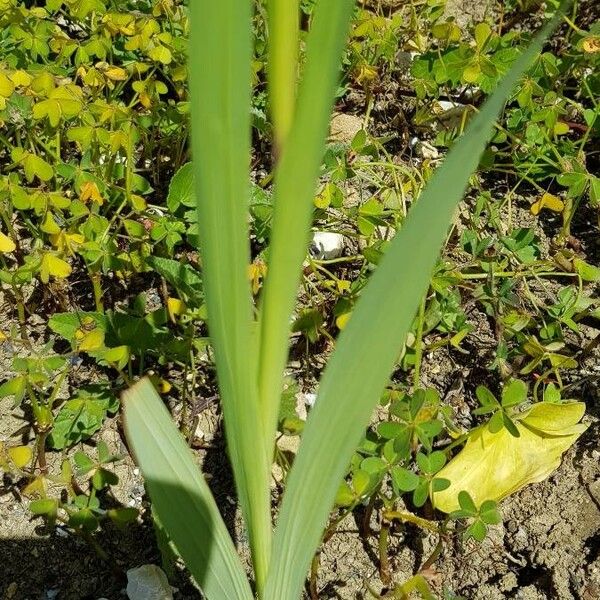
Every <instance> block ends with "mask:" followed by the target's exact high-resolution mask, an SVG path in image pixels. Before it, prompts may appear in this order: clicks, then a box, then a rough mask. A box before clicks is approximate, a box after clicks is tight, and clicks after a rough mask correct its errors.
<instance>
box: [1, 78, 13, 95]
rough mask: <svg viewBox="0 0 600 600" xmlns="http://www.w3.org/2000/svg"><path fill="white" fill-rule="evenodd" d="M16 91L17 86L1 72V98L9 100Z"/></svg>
mask: <svg viewBox="0 0 600 600" xmlns="http://www.w3.org/2000/svg"><path fill="white" fill-rule="evenodd" d="M14 91H15V84H14V83H13V82H12V81H11V80H10V79H9V78H8V77H7V76H6V75H5V74H4V73H2V72H0V96H2V97H3V98H8V97H9V96H10V95H11V94H12V93H13V92H14Z"/></svg>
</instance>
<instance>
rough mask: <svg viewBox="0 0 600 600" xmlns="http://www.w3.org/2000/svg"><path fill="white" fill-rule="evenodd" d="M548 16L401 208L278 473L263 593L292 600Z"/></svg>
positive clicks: (540, 40)
mask: <svg viewBox="0 0 600 600" xmlns="http://www.w3.org/2000/svg"><path fill="white" fill-rule="evenodd" d="M555 23H556V20H555V21H554V22H553V23H552V24H550V25H548V26H546V27H545V28H544V30H543V31H542V33H541V34H540V35H539V36H538V37H537V38H536V40H535V41H534V42H533V43H532V44H531V46H530V47H529V49H528V50H527V51H526V52H525V53H524V54H522V55H521V57H520V58H519V60H518V61H517V62H516V63H515V65H514V66H513V68H512V69H511V71H510V72H509V73H508V74H507V75H506V76H505V77H504V79H503V80H502V81H501V83H500V84H499V86H498V88H497V89H496V91H495V92H494V94H493V95H492V96H491V97H490V98H489V100H488V101H487V102H486V104H485V105H484V107H483V109H482V110H481V112H480V113H479V114H478V115H477V116H476V117H475V118H474V119H473V121H472V123H471V124H470V126H469V128H468V130H467V132H466V134H465V135H464V136H463V137H462V138H461V139H460V140H459V141H458V142H457V143H456V144H455V145H454V147H453V148H452V150H451V151H450V152H449V154H448V157H447V158H446V160H445V162H444V164H443V165H442V166H441V167H440V168H439V169H438V170H437V171H436V173H435V174H434V176H433V178H432V180H431V181H430V183H429V185H428V186H427V188H426V190H425V191H424V192H423V194H422V195H421V197H420V198H419V200H418V201H417V203H416V205H415V207H414V208H413V209H412V210H411V211H410V213H409V216H408V218H407V220H406V222H405V224H404V225H403V226H402V229H401V231H400V232H399V233H398V234H397V235H396V237H395V239H394V240H393V242H392V243H391V245H390V248H389V249H388V251H387V252H386V254H385V256H384V257H383V259H382V261H381V263H380V266H379V267H378V269H377V271H376V272H375V273H374V275H373V277H372V279H371V281H370V282H369V283H368V284H367V286H366V288H365V290H364V292H363V294H362V297H361V298H360V300H359V302H358V303H357V306H356V308H355V310H354V314H353V315H352V317H351V319H350V321H349V323H348V325H347V326H346V328H345V329H344V331H343V332H342V333H341V335H340V338H339V340H338V342H337V344H336V348H335V350H334V353H333V355H332V357H331V360H330V362H329V365H328V366H327V368H326V371H325V373H324V376H323V379H322V380H321V384H320V388H319V394H318V397H317V401H316V405H315V408H314V409H313V410H312V412H311V414H310V416H309V418H308V422H307V425H306V428H305V430H304V434H303V437H302V442H301V444H300V450H299V452H298V455H297V457H296V459H295V461H294V465H293V467H292V470H291V472H290V474H289V476H288V479H287V489H286V491H285V495H284V499H283V503H282V507H281V512H280V516H279V521H278V524H277V528H276V531H275V539H274V548H273V561H272V564H271V568H270V571H269V577H268V580H267V587H266V597H267V598H277V599H278V600H296V599H297V598H298V597H299V596H300V592H301V589H302V584H303V581H304V579H305V575H306V572H307V570H308V567H309V564H310V561H311V558H312V556H313V555H314V552H315V551H316V549H317V546H318V544H319V541H320V538H321V534H322V531H323V528H324V527H325V524H326V521H327V517H328V515H329V511H330V509H331V506H332V505H333V501H334V497H335V493H336V490H337V489H338V486H339V483H340V480H341V478H342V476H343V475H344V471H345V469H346V468H347V466H348V463H349V461H350V458H351V455H352V452H353V451H354V450H355V448H356V446H357V444H358V442H359V441H360V437H361V435H362V433H363V431H364V428H365V426H366V424H367V422H368V420H369V417H370V415H371V412H372V410H373V408H374V406H375V404H376V403H377V401H378V399H379V397H380V394H381V391H382V389H383V388H384V386H385V384H386V383H387V381H388V378H389V375H390V372H391V371H392V368H393V366H394V363H395V361H396V359H397V357H398V353H399V351H400V348H401V346H402V344H403V342H404V340H405V337H406V334H407V332H408V330H409V327H410V325H411V322H412V320H413V318H414V315H415V312H416V310H417V307H418V304H419V302H420V300H421V298H422V297H423V294H424V293H425V291H426V288H427V286H428V285H429V281H430V276H431V271H432V269H433V267H434V264H435V261H436V259H437V257H438V255H439V251H440V247H441V245H442V243H443V241H444V238H445V235H446V231H447V228H448V225H449V223H450V220H451V217H452V213H453V211H454V209H455V207H456V205H457V203H458V202H459V200H460V199H461V198H462V196H463V194H464V192H465V189H466V187H467V184H468V180H469V176H470V174H471V173H472V171H473V170H474V169H475V168H476V167H477V164H478V161H479V157H480V156H481V153H482V152H483V150H484V148H485V144H486V142H487V140H488V139H489V138H490V136H491V133H492V130H493V125H494V122H495V120H496V118H497V117H498V115H499V113H500V111H501V109H502V106H503V104H504V102H505V100H506V98H507V97H508V95H509V94H510V92H511V90H512V88H513V86H514V85H515V83H516V82H517V80H518V78H519V77H520V76H521V75H522V74H523V72H524V71H525V69H526V68H527V67H528V66H529V65H530V64H531V62H532V60H533V59H534V57H535V56H536V54H537V53H538V52H539V51H540V50H541V47H542V43H543V40H544V39H545V37H546V35H547V34H548V33H549V32H550V31H551V27H552V26H553V25H554V24H555ZM290 565H293V568H290Z"/></svg>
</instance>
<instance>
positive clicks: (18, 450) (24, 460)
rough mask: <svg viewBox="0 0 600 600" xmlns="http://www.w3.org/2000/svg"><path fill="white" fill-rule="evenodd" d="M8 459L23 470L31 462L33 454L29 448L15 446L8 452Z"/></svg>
mask: <svg viewBox="0 0 600 600" xmlns="http://www.w3.org/2000/svg"><path fill="white" fill-rule="evenodd" d="M7 454H8V457H9V458H10V460H11V462H12V464H13V465H15V467H17V468H18V469H22V468H23V467H26V466H27V465H28V464H29V463H30V462H31V457H32V456H33V453H32V451H31V448H30V447H29V446H13V447H12V448H9V449H8V450H7Z"/></svg>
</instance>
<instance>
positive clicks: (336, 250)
mask: <svg viewBox="0 0 600 600" xmlns="http://www.w3.org/2000/svg"><path fill="white" fill-rule="evenodd" d="M343 251H344V236H343V235H342V234H341V233H333V232H331V231H316V232H315V233H314V235H313V239H312V241H311V243H310V248H309V252H310V255H311V256H312V257H313V258H316V259H317V260H331V259H333V258H339V257H340V256H341V255H342V252H343Z"/></svg>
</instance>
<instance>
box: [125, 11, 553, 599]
mask: <svg viewBox="0 0 600 600" xmlns="http://www.w3.org/2000/svg"><path fill="white" fill-rule="evenodd" d="M252 6H253V3H252V2H251V0H220V1H219V2H214V1H209V0H193V2H190V18H191V32H192V34H191V48H190V73H191V112H192V140H193V141H192V150H193V160H194V168H195V185H196V193H197V198H198V211H199V225H200V239H201V240H202V243H201V252H202V260H203V262H202V264H203V275H204V281H205V290H206V303H207V310H208V317H209V318H208V322H209V333H210V338H211V341H212V345H213V348H214V358H215V363H216V367H217V375H218V382H219V390H220V398H221V404H222V407H223V413H224V420H225V433H226V437H227V447H228V452H229V458H230V460H231V464H232V468H233V472H234V476H235V483H236V489H237V494H238V497H239V502H240V506H241V509H242V512H243V516H244V522H245V525H246V528H247V531H248V537H249V541H250V549H251V554H252V563H253V568H254V577H253V582H252V584H251V582H250V581H249V579H248V578H247V576H246V572H245V569H244V567H243V565H242V562H241V561H240V559H239V557H238V554H237V552H236V548H235V546H234V543H233V541H232V539H231V537H230V535H229V533H228V531H227V528H226V526H225V524H224V522H223V519H222V518H221V515H220V514H219V509H218V506H217V504H216V502H215V500H214V498H213V496H212V495H211V492H210V490H209V488H208V486H207V484H206V482H205V480H204V478H203V476H202V474H201V472H200V471H199V469H198V467H197V465H196V463H195V461H194V458H193V456H192V454H191V452H190V450H189V448H188V447H187V445H186V443H185V441H184V438H183V437H182V436H181V434H180V433H179V431H178V429H177V427H176V426H175V424H174V423H173V421H172V419H171V417H170V415H169V413H168V411H167V409H166V408H165V406H164V404H163V402H162V400H161V398H160V397H159V395H158V393H157V392H156V391H155V388H154V387H153V385H152V383H151V382H150V381H149V380H148V379H143V380H141V381H139V382H138V383H136V384H135V385H134V386H133V387H132V388H131V389H129V390H128V391H127V392H125V394H124V418H125V430H126V435H127V439H128V440H129V443H130V446H131V449H132V451H133V453H134V455H135V457H136V459H137V461H138V463H139V465H140V467H141V470H142V473H143V475H144V477H145V480H146V485H147V489H148V492H149V494H150V498H151V500H152V503H153V507H154V510H155V513H156V515H157V517H158V519H159V521H160V522H161V524H162V526H163V527H164V529H165V531H166V532H167V534H168V535H169V537H170V539H171V540H172V542H173V544H174V546H175V547H176V549H177V551H178V553H179V554H180V556H181V557H182V558H183V560H184V561H185V563H186V565H187V566H188V568H189V570H190V571H191V573H192V575H193V576H194V578H195V580H196V582H197V583H198V584H199V586H200V587H201V588H202V591H203V593H204V594H205V595H206V597H207V598H209V599H219V600H222V599H224V598H228V599H251V598H254V597H258V598H263V599H269V600H286V599H289V600H295V599H297V598H299V597H300V596H301V593H302V587H303V583H304V580H305V576H306V573H307V570H308V567H309V564H310V562H311V559H312V557H313V555H314V553H315V552H316V550H317V548H318V545H319V542H320V540H321V536H322V532H323V529H324V527H325V525H326V522H327V519H328V515H329V512H330V510H331V507H332V506H333V503H334V498H335V495H336V492H337V490H338V487H339V483H340V481H341V478H342V477H343V475H344V473H345V470H346V468H347V466H348V463H349V460H350V458H351V455H352V453H353V451H354V450H355V448H356V446H357V444H358V442H359V441H360V438H361V435H362V434H363V431H364V428H365V426H366V425H367V423H368V420H369V417H370V415H371V411H372V410H373V408H374V406H375V405H376V403H377V402H378V400H379V398H380V395H381V391H382V390H383V388H384V387H385V385H386V383H387V381H388V378H389V375H390V373H391V371H392V369H393V366H394V363H395V361H396V360H397V358H398V355H399V352H400V349H401V347H402V345H403V343H404V340H405V336H406V334H407V332H408V330H409V327H410V325H411V322H412V320H413V318H414V315H415V313H416V310H417V307H418V305H419V302H420V301H421V299H422V297H423V294H424V293H425V292H426V289H427V286H428V284H429V280H430V274H431V272H432V269H433V267H434V264H435V261H436V258H437V256H438V253H439V251H440V247H441V246H442V243H443V241H444V238H445V235H446V231H447V228H448V225H449V223H450V221H451V217H452V213H453V211H454V209H455V207H456V205H457V203H458V202H459V200H460V199H461V198H462V196H463V194H464V192H465V189H466V187H467V184H468V181H469V177H470V175H471V173H472V172H473V171H474V170H475V168H476V167H477V164H478V161H479V157H480V155H481V153H482V151H483V150H484V148H485V145H486V143H487V141H488V139H489V138H490V136H491V134H492V131H493V128H494V122H495V120H496V118H497V117H498V115H499V113H500V111H501V109H502V107H503V104H504V102H505V100H506V98H507V97H508V95H509V93H510V92H511V90H512V89H513V86H514V85H515V83H516V82H517V81H518V80H519V78H520V77H521V76H522V75H523V73H524V71H525V70H526V69H527V68H528V67H529V66H530V65H531V63H532V62H533V60H534V58H535V57H536V55H537V54H538V53H539V52H540V50H541V47H542V44H543V41H544V39H545V38H546V36H547V35H548V33H549V32H550V31H551V28H552V27H553V26H554V25H555V23H556V18H555V19H554V21H553V22H552V23H549V24H548V25H547V26H546V27H545V28H544V30H543V31H542V32H541V33H540V34H539V35H538V36H537V37H536V38H535V40H534V41H533V42H532V43H531V45H530V46H529V48H528V50H527V51H525V52H523V53H522V55H521V56H520V58H519V59H518V60H517V61H516V63H515V64H514V66H513V68H512V69H511V70H510V72H508V73H507V74H506V76H505V77H504V79H503V80H502V81H501V83H500V84H499V86H498V88H497V89H496V91H495V92H494V93H493V94H492V95H491V96H490V98H489V99H488V100H487V102H486V103H485V105H484V106H483V107H482V109H481V110H480V112H479V113H478V114H477V116H476V117H475V118H474V119H473V120H472V122H471V124H470V125H469V127H468V129H467V131H466V132H465V134H464V135H463V136H462V137H461V138H460V139H459V140H458V141H457V142H456V143H455V144H454V146H453V148H452V150H451V151H450V152H449V154H448V156H447V158H446V160H445V162H444V164H443V165H442V166H441V167H440V168H439V169H438V170H437V171H436V173H435V175H434V176H433V178H432V179H431V181H430V182H429V185H428V186H427V189H426V190H425V191H424V192H423V193H422V194H421V196H420V198H419V199H418V201H417V202H416V203H415V205H414V206H413V208H412V210H411V211H410V213H409V215H408V218H407V220H406V222H405V223H404V224H403V226H402V229H401V231H400V232H399V233H398V235H396V237H395V239H394V240H393V241H392V243H391V244H390V246H389V248H388V250H387V252H386V254H385V256H384V257H383V259H382V260H381V262H380V264H379V267H378V268H377V270H376V271H375V273H374V274H373V276H372V277H371V280H370V281H369V283H368V285H367V286H366V288H365V290H364V292H363V293H362V296H361V298H360V300H359V302H358V303H357V305H356V307H355V310H354V312H353V314H352V316H351V318H350V320H349V322H348V324H347V326H346V327H345V329H344V330H343V331H342V333H341V334H340V336H339V339H338V340H337V342H336V344H335V349H334V351H333V353H332V356H331V358H330V360H329V363H328V365H327V368H326V370H325V372H324V374H323V377H322V379H321V382H320V385H319V393H318V397H317V400H316V404H315V407H314V409H313V410H312V411H311V413H310V415H309V417H308V421H307V423H306V427H305V429H304V433H303V436H302V441H301V445H300V449H299V452H298V454H297V456H296V459H295V461H294V464H293V466H292V468H291V471H290V473H289V475H288V478H287V481H286V490H285V493H284V495H283V499H282V501H281V504H280V506H279V507H278V511H277V520H276V525H275V526H274V524H273V517H272V515H273V507H272V505H271V492H270V481H271V467H272V460H273V452H274V442H275V435H276V427H277V416H278V410H279V401H280V398H281V391H282V381H283V372H284V369H285V366H286V362H287V355H288V346H289V329H290V315H291V313H292V311H293V308H294V303H295V299H296V291H297V286H298V284H299V280H300V274H301V266H302V262H303V260H304V258H305V256H306V250H307V243H308V237H309V231H310V226H311V215H312V207H313V197H314V193H315V187H316V180H317V176H318V173H319V167H320V164H321V158H322V155H323V151H324V145H325V138H326V134H327V128H328V123H329V118H330V113H331V110H332V105H333V100H334V94H335V90H336V86H337V79H338V72H339V66H340V62H341V56H342V51H343V48H344V43H345V38H346V34H347V31H348V28H349V23H350V18H351V15H352V11H353V2H352V1H351V0H318V1H317V2H316V4H315V7H314V12H313V18H312V22H311V26H310V31H309V32H308V34H307V35H306V40H305V54H306V56H305V61H304V62H303V66H302V68H301V69H299V65H298V47H299V32H298V6H297V2H295V1H294V0H270V1H269V2H268V16H269V21H268V25H269V34H270V35H269V43H270V52H269V69H268V71H269V79H270V81H269V84H270V105H271V111H272V116H273V123H274V156H275V157H276V167H275V182H274V206H275V209H274V220H273V227H272V234H271V239H270V243H269V254H268V275H267V278H266V282H265V287H264V290H263V294H262V296H261V298H260V302H259V305H258V307H256V308H255V307H254V306H253V304H252V300H251V298H252V296H251V290H250V284H249V281H248V276H247V269H248V264H249V262H250V253H249V238H248V231H247V229H248V218H247V207H248V198H249V194H250V192H249V185H250V175H249V164H250V100H251V98H250V94H251V58H252V37H251V36H252V28H251V16H252V15H251V11H252ZM299 71H301V77H300V82H299V84H298V83H297V78H298V77H297V75H298V72H299Z"/></svg>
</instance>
